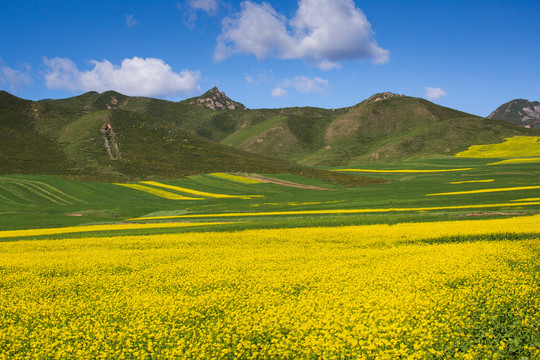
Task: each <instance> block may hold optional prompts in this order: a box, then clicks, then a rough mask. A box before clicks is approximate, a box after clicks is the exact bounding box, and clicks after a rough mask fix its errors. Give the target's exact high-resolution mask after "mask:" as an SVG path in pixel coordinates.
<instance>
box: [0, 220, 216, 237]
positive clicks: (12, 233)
mask: <svg viewBox="0 0 540 360" xmlns="http://www.w3.org/2000/svg"><path fill="white" fill-rule="evenodd" d="M216 224H224V223H223V222H205V223H203V222H198V223H190V222H184V223H151V224H103V225H81V226H65V227H58V228H44V229H26V230H3V231H0V238H10V237H24V236H42V235H56V234H70V233H80V232H93V231H113V230H137V229H158V228H179V227H188V226H205V225H216Z"/></svg>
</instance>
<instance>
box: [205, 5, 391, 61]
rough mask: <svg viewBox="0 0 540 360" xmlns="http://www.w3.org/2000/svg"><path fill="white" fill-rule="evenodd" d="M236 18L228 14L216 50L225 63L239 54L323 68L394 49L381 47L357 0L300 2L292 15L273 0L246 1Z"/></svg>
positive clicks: (376, 57)
mask: <svg viewBox="0 0 540 360" xmlns="http://www.w3.org/2000/svg"><path fill="white" fill-rule="evenodd" d="M241 7H242V9H241V11H240V12H239V13H238V14H237V15H236V16H235V17H234V18H225V19H223V23H222V33H221V34H220V35H219V37H218V39H217V45H216V49H215V53H214V59H215V60H216V61H223V60H225V59H227V58H228V57H230V56H232V55H234V54H237V53H247V54H253V55H255V56H256V57H257V59H259V60H262V59H265V58H266V57H269V56H275V57H277V58H280V59H305V60H308V61H310V62H313V63H314V64H316V65H317V66H319V67H320V68H321V69H323V70H329V69H332V68H336V67H338V66H339V64H338V63H337V62H339V61H342V60H346V59H366V58H370V59H371V60H372V61H373V63H375V64H383V63H386V62H388V60H389V51H388V50H385V49H383V48H381V47H379V46H378V45H377V42H376V41H375V40H374V38H373V35H374V32H373V30H372V29H371V24H370V23H369V22H368V20H367V18H366V16H365V15H364V13H363V12H362V10H360V9H358V8H356V7H355V5H354V2H353V1H352V0H300V2H299V4H298V10H297V12H296V15H295V16H294V17H293V18H292V19H290V20H289V19H287V18H286V17H285V16H283V15H281V14H279V13H277V12H276V11H275V10H274V8H272V6H271V5H269V4H267V3H262V4H256V3H253V2H251V1H245V2H243V3H242V4H241Z"/></svg>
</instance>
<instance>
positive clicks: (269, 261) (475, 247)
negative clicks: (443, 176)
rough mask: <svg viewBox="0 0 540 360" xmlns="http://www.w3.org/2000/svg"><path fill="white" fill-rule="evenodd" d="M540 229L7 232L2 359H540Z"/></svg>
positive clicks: (530, 220)
mask: <svg viewBox="0 0 540 360" xmlns="http://www.w3.org/2000/svg"><path fill="white" fill-rule="evenodd" d="M524 232H525V233H530V234H531V235H529V236H525V237H523V238H522V239H520V240H516V237H515V234H519V233H524ZM538 233H540V216H529V217H516V218H507V219H501V220H476V221H452V222H438V223H416V224H398V225H393V226H390V225H368V226H348V227H334V228H323V227H321V228H300V229H279V230H246V231H238V232H219V233H189V234H168V235H148V236H136V237H111V238H84V239H63V240H51V241H47V240H42V241H18V242H9V243H0V252H1V253H2V255H1V256H0V359H28V358H36V359H38V358H43V359H47V358H51V359H52V358H54V359H63V358H64V359H81V358H96V359H97V358H103V359H110V358H116V359H123V358H131V359H171V358H172V359H174V358H179V359H182V358H200V359H209V358H217V359H237V358H238V359H259V358H263V359H264V358H280V359H281V358H290V359H298V358H300V359H319V358H321V359H325V358H326V359H346V358H348V359H351V358H354V359H436V358H448V359H449V358H452V359H456V358H457V359H497V358H502V359H510V358H511V359H537V358H539V356H540V325H539V324H540V286H539V284H540V273H539V268H540V257H539V253H540V239H539V238H538V236H537V235H533V234H538ZM494 234H498V235H494ZM463 236H475V238H474V240H475V241H466V240H467V239H466V238H465V239H464V238H460V237H463ZM512 236H514V240H509V238H512ZM429 239H432V240H437V241H436V242H434V241H428V242H426V241H425V240H429ZM472 239H473V238H469V240H472ZM489 239H491V240H489Z"/></svg>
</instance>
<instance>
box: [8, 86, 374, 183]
mask: <svg viewBox="0 0 540 360" xmlns="http://www.w3.org/2000/svg"><path fill="white" fill-rule="evenodd" d="M102 95H103V94H102ZM102 95H101V96H100V95H99V94H97V93H87V94H83V95H81V96H80V97H76V98H70V99H65V100H61V101H39V102H33V101H28V100H23V99H19V98H17V97H15V96H13V95H10V94H8V93H7V92H3V91H2V92H0V130H1V131H0V141H1V143H2V148H1V150H0V174H58V175H71V176H75V177H80V178H85V179H92V180H104V181H111V180H115V181H116V180H142V179H154V178H169V179H173V178H181V177H184V176H186V175H192V174H200V173H211V172H219V171H224V172H262V173H291V174H303V175H305V176H308V177H312V178H317V179H321V180H325V181H331V182H338V183H342V184H349V185H361V184H368V183H374V182H378V181H379V180H377V179H367V178H364V179H361V178H356V177H354V176H351V175H348V176H342V175H343V174H337V173H332V172H328V171H324V170H319V169H313V168H308V167H304V166H300V165H296V164H294V163H291V162H288V161H286V160H279V159H274V158H270V157H267V156H263V155H259V154H254V153H249V152H245V151H242V150H239V149H235V148H232V147H229V146H225V145H221V144H218V143H216V142H214V141H211V140H208V139H205V138H203V137H200V136H197V135H194V134H193V133H191V132H189V131H186V130H184V129H181V128H179V127H178V126H177V125H176V124H174V123H172V122H169V121H166V120H163V119H160V118H157V117H153V116H150V115H147V114H144V113H139V112H135V111H129V110H125V109H123V108H114V107H113V106H109V107H110V108H109V107H107V102H105V105H104V106H105V109H103V104H104V102H103V96H102ZM105 96H106V97H109V96H110V94H106V95H105ZM89 99H91V100H92V101H88V100H89ZM117 99H118V101H119V102H121V103H123V102H124V101H126V99H122V98H120V97H118V98H117ZM69 102H71V103H75V104H77V103H78V104H77V106H71V107H69V106H65V104H64V106H61V104H62V103H69ZM90 102H91V105H90V106H88V107H87V105H88V103H90ZM84 103H86V104H87V105H83V106H79V105H81V104H84ZM113 105H114V104H113Z"/></svg>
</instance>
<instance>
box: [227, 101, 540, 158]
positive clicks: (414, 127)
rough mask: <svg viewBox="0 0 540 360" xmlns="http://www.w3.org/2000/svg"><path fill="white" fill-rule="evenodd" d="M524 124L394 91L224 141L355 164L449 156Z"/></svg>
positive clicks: (282, 118) (285, 118)
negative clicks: (465, 110) (479, 114)
mask: <svg viewBox="0 0 540 360" xmlns="http://www.w3.org/2000/svg"><path fill="white" fill-rule="evenodd" d="M538 134H539V132H534V131H532V130H529V129H525V128H523V127H518V126H515V125H512V124H509V123H507V122H503V121H497V120H490V119H485V118H481V117H478V116H474V115H471V114H467V113H464V112H461V111H457V110H454V109H450V108H446V107H443V106H439V105H436V104H434V103H431V102H429V101H427V100H424V99H420V98H412V97H407V96H403V95H397V94H392V93H381V94H375V95H373V96H372V97H370V98H369V99H367V100H365V101H363V102H361V103H359V104H357V105H355V106H353V107H351V108H347V109H339V110H334V111H331V110H326V111H323V110H320V109H317V110H314V109H296V110H295V111H289V112H283V113H280V114H278V115H276V116H273V117H269V118H268V119H266V120H264V121H262V122H260V123H257V124H256V125H254V126H251V127H249V128H244V129H242V130H240V131H237V132H235V133H234V134H232V135H230V136H229V137H227V138H225V139H224V140H223V141H222V143H224V144H228V145H231V146H234V147H237V148H240V149H243V150H247V151H251V152H255V153H261V154H272V155H273V156H277V157H282V158H288V159H293V160H295V161H297V162H299V163H301V164H305V165H315V166H316V165H328V166H337V165H355V164H361V163H365V162H366V161H381V160H391V161H395V160H400V159H404V158H407V157H413V156H426V155H435V154H443V155H444V154H446V155H451V154H455V153H457V152H459V151H463V150H465V149H467V148H468V147H469V146H471V145H474V144H486V143H497V142H501V141H503V139H504V138H506V137H510V136H515V135H536V136H538Z"/></svg>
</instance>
